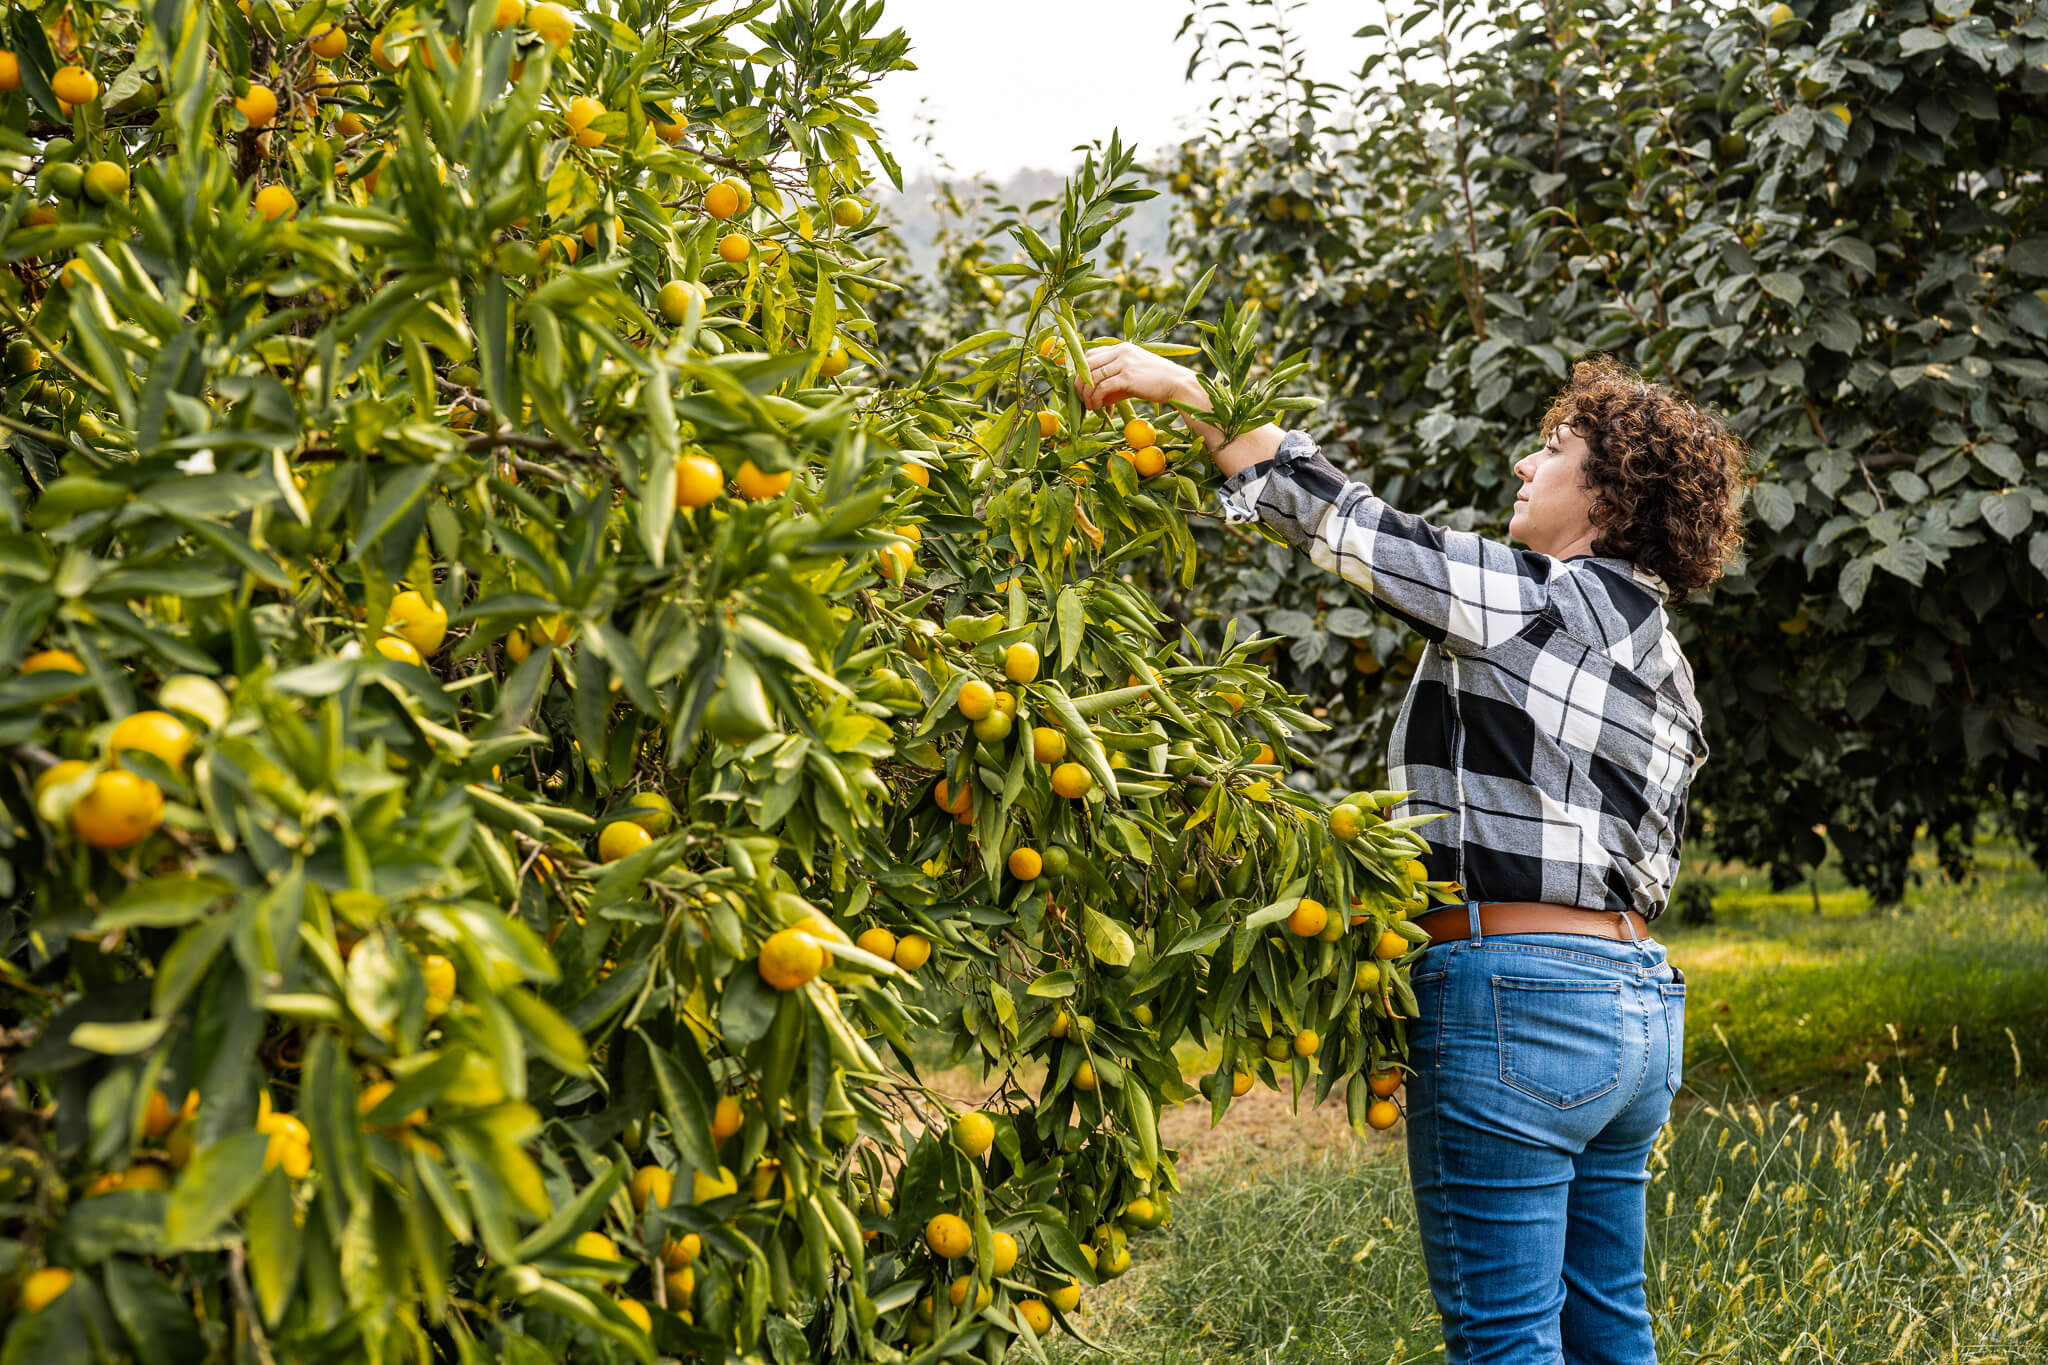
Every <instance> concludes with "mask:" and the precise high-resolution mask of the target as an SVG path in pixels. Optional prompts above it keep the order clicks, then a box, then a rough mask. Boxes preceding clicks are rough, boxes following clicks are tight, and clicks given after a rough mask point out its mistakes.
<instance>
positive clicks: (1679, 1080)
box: [1657, 981, 1685, 1095]
mask: <svg viewBox="0 0 2048 1365" xmlns="http://www.w3.org/2000/svg"><path fill="white" fill-rule="evenodd" d="M1657 994H1658V995H1659V996H1661V997H1662V998H1663V1004H1664V1036H1665V1039H1666V1040H1667V1042H1668V1044H1669V1046H1670V1049H1671V1051H1670V1053H1669V1055H1668V1058H1667V1060H1666V1061H1665V1064H1664V1073H1665V1074H1664V1083H1665V1084H1666V1085H1668V1086H1670V1087H1671V1093H1672V1094H1674V1095H1676V1094H1677V1093H1678V1087H1679V1086H1680V1085H1682V1084H1684V1082H1685V983H1684V982H1683V981H1679V982H1676V983H1674V984H1672V985H1669V986H1659V987H1658V988H1657Z"/></svg>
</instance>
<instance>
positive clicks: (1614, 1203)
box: [1078, 344, 1744, 1365]
mask: <svg viewBox="0 0 2048 1365" xmlns="http://www.w3.org/2000/svg"><path fill="white" fill-rule="evenodd" d="M1078 382H1079V387H1080V390H1081V394H1082V397H1083V399H1084V400H1085V401H1086V402H1087V403H1088V405H1089V406H1090V407H1101V406H1104V405H1105V404H1107V403H1109V402H1112V401H1115V400H1118V399H1121V398H1124V397H1130V398H1136V399H1141V400H1145V401H1149V402H1153V403H1167V402H1176V403H1179V404H1181V405H1182V406H1183V407H1185V408H1190V409H1193V410H1195V411H1207V409H1208V402H1207V400H1206V399H1205V397H1204V396H1203V393H1202V389H1201V387H1200V385H1199V384H1197V383H1196V382H1195V378H1194V375H1193V374H1192V373H1191V372H1190V371H1188V370H1187V369H1185V368H1183V367H1181V366H1179V365H1176V364H1174V363H1173V362H1172V361H1169V360H1166V359H1163V358H1161V357H1159V356H1155V355H1153V354H1151V353H1150V352H1148V351H1145V350H1143V349H1142V348H1140V347H1136V346H1131V345H1127V344H1120V345H1115V346H1110V347H1106V348H1103V349H1102V350H1099V351H1097V352H1095V353H1094V354H1093V355H1092V357H1091V359H1090V362H1089V372H1088V375H1087V376H1086V377H1085V378H1082V379H1080V380H1079V381H1078ZM1191 425H1192V426H1193V427H1194V429H1195V432H1196V433H1197V434H1198V435H1199V436H1200V437H1201V438H1202V439H1203V441H1204V442H1205V443H1206V444H1207V445H1208V447H1209V452H1210V455H1211V457H1212V458H1214V460H1215V461H1216V464H1217V466H1218V467H1219V468H1220V469H1221V470H1222V471H1223V473H1224V474H1225V475H1226V476H1227V477H1226V479H1225V482H1224V484H1223V490H1222V496H1223V507H1224V512H1225V515H1226V516H1227V517H1228V518H1229V519H1230V520H1231V521H1250V520H1252V519H1254V518H1257V519H1259V520H1262V521H1264V522H1265V523H1266V525H1267V526H1269V527H1271V528H1272V529H1273V530H1274V531H1276V532H1278V533H1279V535H1280V536H1281V537H1282V538H1284V539H1285V540H1287V541H1288V542H1289V543H1290V544H1292V545H1294V546H1295V547H1296V548H1298V549H1303V550H1306V551H1307V552H1308V554H1309V557H1310V558H1311V559H1312V560H1314V561H1315V563H1317V564H1319V565H1321V566H1322V567H1323V568H1326V569H1329V570H1331V571H1332V572H1335V573H1337V574H1339V575H1340V576H1342V577H1343V578H1344V579H1345V581H1347V582H1349V583H1353V584H1355V585H1357V586H1358V587H1360V588H1362V589H1364V590H1365V591H1366V592H1367V593H1369V594H1371V595H1372V597H1373V598H1374V599H1375V600H1376V601H1377V602H1378V603H1379V604H1380V605H1381V606H1382V607H1383V608H1384V609H1386V610H1387V611H1388V612H1390V613H1392V614H1393V615H1395V616H1397V617H1399V618H1401V619H1402V620H1404V621H1406V622H1407V623H1408V624H1409V625H1411V626H1413V627H1414V628H1415V629H1416V630H1417V631H1419V632H1421V634H1422V635H1423V636H1424V637H1425V638H1426V639H1427V640H1428V642H1429V643H1428V646H1427V647H1426V648H1425V650H1424V652H1423V656H1422V660H1421V664H1420V666H1419V667H1418V668H1417V670H1416V673H1415V681H1414V683H1413V685H1412V686H1411V687H1410V689H1409V692H1408V696H1407V699H1406V700H1405V702H1404V703H1403V704H1402V707H1401V714H1400V717H1399V719H1398V720H1397V721H1396V722H1395V725H1394V730H1393V733H1392V735H1391V737H1390V745H1389V748H1390V753H1389V758H1388V771H1389V777H1388V782H1389V783H1390V784H1391V785H1392V786H1394V787H1396V788H1400V789H1404V790H1412V791H1413V793H1414V795H1413V796H1411V797H1410V798H1409V800H1408V801H1407V803H1406V804H1405V805H1404V807H1403V812H1402V813H1403V814H1418V813H1431V812H1436V811H1443V812H1448V813H1449V814H1450V816H1451V817H1452V818H1450V819H1447V820H1443V821H1439V822H1437V823H1435V824H1433V825H1432V826H1431V827H1430V834H1431V835H1432V839H1431V842H1432V852H1431V853H1430V855H1429V857H1428V858H1426V859H1425V860H1424V861H1425V863H1426V865H1427V866H1428V868H1429V873H1430V876H1431V878H1432V879H1444V880H1448V881H1451V882H1453V883H1455V884H1457V885H1458V886H1459V887H1461V888H1462V889H1463V890H1464V892H1465V894H1466V895H1468V896H1471V897H1474V899H1473V900H1470V901H1468V902H1467V903H1465V904H1464V905H1462V906H1446V907H1442V908H1439V909H1437V910H1433V911H1430V912H1429V913H1427V914H1423V915H1419V916H1417V917H1416V920H1415V922H1416V923H1417V924H1418V925H1420V926H1422V927H1423V928H1424V929H1425V930H1427V931H1428V933H1429V936H1430V943H1429V946H1428V947H1427V948H1426V949H1425V950H1424V952H1423V956H1422V958H1421V960H1420V961H1419V962H1418V963H1417V964H1416V966H1415V969H1414V973H1413V976H1412V981H1413V984H1414V987H1415V994H1416V997H1417V1000H1418V1002H1419V1003H1420V1005H1421V1017H1420V1018H1418V1019H1417V1020H1416V1021H1415V1023H1414V1024H1413V1026H1412V1027H1411V1029H1410V1032H1409V1039H1410V1048H1411V1057H1410V1060H1411V1063H1412V1065H1413V1067H1414V1073H1415V1074H1414V1075H1413V1076H1412V1077H1411V1078H1410V1080H1409V1082H1408V1093H1407V1109H1408V1120H1409V1122H1408V1160H1409V1168H1410V1178H1411V1181H1412V1183H1413V1186H1414V1190H1415V1202H1416V1210H1417V1215H1418V1219H1419V1221H1420V1225H1421V1229H1422V1245H1423V1256H1424V1260H1425V1261H1426V1263H1427V1266H1428V1270H1429V1282H1430V1289H1431V1291H1432V1292H1433V1294H1434V1295H1435V1297H1436V1302H1437V1308H1438V1310H1439V1311H1440V1312H1441V1313H1442V1315H1443V1321H1444V1342H1445V1358H1446V1360H1447V1362H1449V1365H1463V1363H1464V1362H1482V1361H1483V1362H1490V1363H1491V1362H1501V1363H1503V1365H1538V1363H1542V1365H1555V1362H1559V1361H1569V1362H1574V1365H1578V1363H1580V1362H1584V1363H1586V1365H1591V1363H1592V1362H1601V1363H1602V1365H1608V1363H1611V1365H1644V1363H1645V1362H1654V1361H1655V1360H1656V1349H1655V1347H1654V1345H1653V1344H1652V1340H1651V1332H1650V1315H1649V1310H1648V1306H1647V1304H1646V1303H1645V1298H1644V1290H1643V1284H1644V1274H1643V1252H1644V1240H1645V1224H1646V1218H1645V1212H1644V1194H1645V1186H1646V1184H1647V1182H1648V1178H1649V1177H1648V1163H1649V1153H1650V1145H1651V1143H1652V1142H1653V1141H1654V1140H1655V1138H1656V1136H1657V1133H1658V1130H1659V1129H1661V1128H1662V1127H1663V1125H1664V1123H1665V1120H1666V1119H1667V1118H1669V1117H1670V1113H1671V1100H1672V1096H1673V1095H1674V1094H1675V1093H1676V1092H1677V1089H1678V1084H1679V1078H1680V1065H1681V1060H1682V1057H1683V1045H1684V1035H1685V984H1684V983H1685V978H1684V976H1683V975H1682V974H1681V973H1679V972H1678V971H1677V970H1676V969H1674V968H1673V967H1671V966H1670V965H1669V964H1668V963H1667V962H1666V961H1665V956H1664V949H1663V947H1662V946H1661V945H1659V944H1658V943H1657V942H1655V941H1654V940H1653V939H1651V938H1650V937H1649V922H1650V921H1651V920H1653V919H1655V918H1656V917H1657V916H1658V914H1659V913H1660V912H1662V910H1663V909H1664V906H1665V903H1666V901H1667V900H1668V899H1669V897H1670V892H1671V884H1672V881H1673V879H1674V878H1675V877H1676V876H1677V873H1678V853H1679V845H1680V842H1681V839H1682V836H1683V835H1684V832H1685V803H1686V793H1687V791H1688V789H1689V787H1690V784H1691V781H1692V778H1693V776H1694V774H1695V773H1697V772H1698V770H1699V766H1700V764H1701V763H1702V762H1704V761H1705V759H1706V757H1707V745H1706V741H1705V739H1704V737H1703V736H1702V734H1701V729H1700V710H1699V706H1698V704H1697V702H1695V700H1694V698H1693V686H1692V669H1691V667H1690V666H1689V665H1688V664H1687V663H1686V660H1685V656H1684V655H1683V654H1682V653H1681V652H1680V651H1679V648H1678V644H1677V642H1676V640H1674V639H1673V637H1672V634H1671V630H1670V627H1669V624H1668V620H1667V617H1666V614H1665V604H1666V601H1667V599H1668V598H1670V597H1671V596H1672V595H1673V594H1676V595H1678V596H1679V597H1684V596H1686V595H1687V594H1689V593H1692V592H1696V591H1698V590H1700V589H1702V588H1705V587H1707V586H1709V585H1710V584H1712V583H1713V582H1714V581H1715V580H1716V579H1718V578H1719V577H1720V576H1721V571H1722V565H1723V562H1724V561H1725V560H1726V558H1727V557H1728V556H1729V555H1730V554H1731V553H1732V552H1733V550H1734V549H1735V547H1736V546H1737V545H1738V544H1739V543H1740V539H1741V530H1740V511H1739V509H1740V503H1741V499H1742V493H1743V479H1744V475H1743V463H1744V456H1743V451H1742V447H1741V445H1740V444H1739V443H1738V442H1737V441H1736V440H1735V438H1734V437H1732V436H1731V435H1730V434H1729V433H1728V431H1727V430H1726V428H1725V427H1724V426H1723V425H1722V424H1721V423H1720V422H1719V421H1718V420H1717V419H1716V418H1715V417H1714V416H1712V415H1711V414H1709V413H1705V412H1702V411H1700V410H1699V409H1697V408H1695V407H1693V406H1692V405H1691V404H1689V403H1687V402H1685V401H1683V400H1682V399H1679V398H1677V397H1674V396H1673V395H1672V394H1670V393H1669V392H1667V391H1665V390H1663V389H1661V388H1658V387H1656V386H1653V385H1650V384H1648V383H1645V382H1644V381H1643V380H1642V379H1641V378H1640V377H1638V376H1637V375H1635V374H1634V373H1632V372H1631V371H1629V370H1628V369H1626V368H1625V367H1623V366H1621V365H1620V364H1618V363H1616V362H1615V361H1613V360H1611V359H1608V358H1606V357H1598V358H1595V359H1592V360H1587V361H1583V362H1581V363H1580V364H1578V365H1577V366H1575V367H1574V369H1573V371H1572V378H1571V382H1570V383H1569V385H1568V386H1567V387H1566V388H1565V390H1564V392H1563V393H1562V394H1560V395H1559V396H1558V398H1557V399H1556V400H1555V401H1554V402H1553V403H1552V405H1551V407H1550V409H1549V411H1548V412H1547V413H1546V414H1545V416H1544V419H1543V424H1542V431H1543V435H1544V438H1545V439H1544V444H1543V447H1542V449H1540V450H1537V451H1533V452H1531V453H1530V454H1527V455H1524V456H1523V457H1522V458H1521V459H1519V460H1517V461H1516V462H1515V466H1514V472H1515V476H1516V477H1517V478H1519V479H1520V480H1521V482H1522V487H1521V490H1520V492H1519V493H1518V494H1517V495H1516V497H1515V509H1514V516H1513V519H1512V520H1511V521H1510V522H1509V523H1508V534H1509V535H1510V536H1512V537H1513V538H1514V539H1516V540H1518V541H1520V542H1521V543H1522V544H1524V545H1526V546H1527V547H1528V548H1527V549H1526V550H1519V551H1518V550H1514V549H1511V548H1509V547H1508V546H1507V545H1504V544H1501V543H1499V542H1496V541H1490V540H1485V539H1482V538H1481V537H1479V536H1477V535H1473V534H1471V533H1469V532H1464V531H1447V530H1443V529H1441V528H1438V527H1435V526H1431V525H1429V524H1428V523H1427V522H1424V521H1422V520H1421V519H1420V518H1417V517H1413V516H1410V515H1408V514H1406V513H1403V512H1397V511H1395V510H1394V509H1393V508H1391V507H1389V506H1387V505H1386V503H1384V502H1382V501H1381V500H1380V499H1378V498H1377V497H1375V496H1373V493H1372V490H1371V489H1370V488H1368V487H1367V486H1366V485H1365V484H1363V483H1357V482H1347V481H1346V480H1345V479H1344V477H1343V476H1342V475H1341V474H1339V473H1338V472H1337V471H1336V470H1335V469H1333V468H1332V467H1331V466H1330V465H1329V463H1328V462H1327V461H1325V460H1324V459H1323V457H1322V456H1321V455H1320V454H1318V453H1317V451H1316V447H1315V445H1314V443H1313V442H1311V441H1309V440H1308V438H1307V437H1305V436H1304V435H1302V433H1300V432H1288V433H1286V434H1285V435H1283V434H1282V433H1281V432H1280V430H1279V429H1278V428H1276V427H1272V426H1266V427H1261V428H1260V429H1258V430H1256V431H1252V432H1248V433H1246V434H1244V435H1242V436H1239V437H1238V438H1237V439H1236V440H1234V441H1231V442H1229V443H1228V444H1221V433H1219V432H1218V431H1217V430H1216V429H1215V428H1213V427H1210V426H1208V425H1206V424H1204V423H1202V422H1199V421H1192V422H1191ZM1219 446H1220V448H1219Z"/></svg>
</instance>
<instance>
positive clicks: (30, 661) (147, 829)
mask: <svg viewBox="0 0 2048 1365" xmlns="http://www.w3.org/2000/svg"><path fill="white" fill-rule="evenodd" d="M21 671H22V672H23V673H24V674H26V675H30V676H33V675H35V674H40V673H73V674H78V675H80V676H81V678H82V677H83V675H84V674H85V671H86V669H85V664H84V662H83V661H82V660H80V659H79V657H78V656H77V655H76V654H73V653H71V652H70V651H69V650H65V649H46V650H42V651H40V652H38V653H36V654H33V655H30V656H29V657H28V658H27V659H26V660H24V661H23V663H22V668H21ZM71 695H75V694H64V695H63V696H60V697H59V698H57V699H56V700H68V698H69V696H71ZM159 701H160V702H161V703H162V704H163V705H165V706H166V707H169V708H170V709H168V710H148V711H137V712H135V713H134V714H133V715H129V716H124V717H123V718H122V719H120V720H119V721H116V722H115V723H114V725H113V726H112V727H111V728H110V729H109V730H108V732H107V735H106V739H105V743H104V746H103V748H102V751H101V756H100V759H99V761H98V762H97V763H92V762H87V761H86V760H84V759H79V758H67V759H63V760H61V761H59V762H57V763H55V764H53V765H52V766H50V767H49V768H47V769H45V770H44V771H43V773H42V774H41V775H40V776H39V777H38V778H37V779H36V785H35V793H36V801H37V804H38V806H39V807H40V808H41V809H42V811H43V813H44V814H45V815H46V816H48V817H49V818H52V819H55V820H61V821H63V822H65V823H67V824H68V825H69V826H70V829H71V832H72V833H73V834H75V835H77V836H78V838H79V839H80V840H81V841H83V842H84V843H86V844H88V845H90V846H91V847H93V848H97V849H102V850H106V851H109V852H111V851H114V850H118V849H125V848H131V847H133V846H134V845H136V844H139V843H141V842H142V841H143V840H144V839H147V838H148V837H149V836H150V835H152V834H154V833H155V832H156V831H157V828H158V827H159V826H161V825H162V824H163V819H164V793H163V788H162V787H160V786H158V785H157V784H156V783H155V782H153V781H151V780H150V779H149V778H147V777H145V776H143V775H141V774H140V773H137V772H134V771H132V770H131V769H129V768H127V767H124V766H122V764H121V761H120V760H121V756H122V755H123V754H124V753H129V754H148V755H150V756H151V757H153V758H154V759H156V760H157V761H158V762H161V763H162V764H163V765H164V766H165V767H167V768H169V769H170V770H171V771H172V772H173V773H174V774H178V775H182V774H183V772H184V769H185V760H186V758H187V757H188V756H189V755H190V754H191V752H192V744H193V734H192V731H191V729H190V728H188V726H187V724H186V722H185V720H184V719H181V718H180V715H182V716H186V717H191V718H193V719H195V720H197V721H199V722H200V723H202V724H205V725H217V724H219V723H220V721H221V720H223V719H225V717H226V715H227V696H226V694H225V693H223V692H222V691H221V690H220V687H219V685H218V684H216V683H214V682H213V681H211V680H210V679H207V678H201V677H197V676H194V675H184V676H180V677H177V678H172V679H169V680H167V681H166V683H165V685H164V687H163V688H162V689H161V690H160V695H159ZM173 710H175V711H177V712H179V713H180V715H173V714H172V711H173ZM88 775H90V777H91V781H90V782H89V783H86V782H85V779H86V778H87V777H88ZM81 784H84V785H81ZM46 798H47V800H46ZM52 803H56V804H52Z"/></svg>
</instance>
